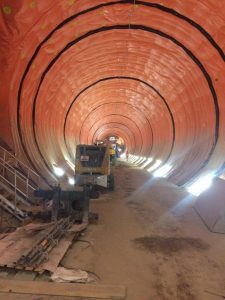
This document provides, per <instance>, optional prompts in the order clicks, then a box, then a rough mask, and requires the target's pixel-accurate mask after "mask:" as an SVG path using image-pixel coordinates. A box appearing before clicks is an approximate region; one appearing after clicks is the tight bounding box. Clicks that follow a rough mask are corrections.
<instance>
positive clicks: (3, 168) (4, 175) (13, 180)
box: [0, 146, 40, 207]
mask: <svg viewBox="0 0 225 300" xmlns="http://www.w3.org/2000/svg"><path fill="white" fill-rule="evenodd" d="M0 181H1V182H2V183H3V185H4V186H5V187H6V189H8V190H9V189H10V191H11V192H12V194H14V205H15V207H16V206H17V201H18V200H20V201H23V200H24V201H25V202H31V198H32V196H33V192H34V190H36V189H37V188H38V186H39V181H40V177H39V175H38V174H37V173H36V172H35V171H33V170H32V169H31V168H29V167H28V166H27V165H25V164H24V163H23V162H21V161H20V160H18V159H17V158H16V157H15V155H14V154H13V153H10V152H9V151H7V150H6V149H4V148H3V147H1V146H0Z"/></svg>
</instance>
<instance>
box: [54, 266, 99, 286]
mask: <svg viewBox="0 0 225 300" xmlns="http://www.w3.org/2000/svg"><path fill="white" fill-rule="evenodd" d="M51 279H52V281H55V282H77V283H88V282H93V281H94V279H93V278H91V276H90V275H89V274H88V272H86V271H82V270H73V269H66V268H63V267H58V268H57V269H56V271H55V272H54V273H53V274H52V275H51Z"/></svg>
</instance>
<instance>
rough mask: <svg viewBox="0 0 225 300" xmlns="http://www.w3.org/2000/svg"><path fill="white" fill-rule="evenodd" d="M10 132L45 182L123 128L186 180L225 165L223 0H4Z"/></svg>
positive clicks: (131, 144)
mask: <svg viewBox="0 0 225 300" xmlns="http://www.w3.org/2000/svg"><path fill="white" fill-rule="evenodd" d="M0 25H1V54H0V59H1V60H0V63H1V74H0V80H1V86H0V92H1V94H0V95H1V102H0V118H1V128H0V136H1V140H2V141H4V142H5V143H7V144H8V145H9V146H10V147H11V148H12V149H13V150H14V151H15V152H16V154H17V155H18V156H19V157H20V158H21V159H23V160H25V161H26V162H28V163H29V164H30V165H31V166H32V167H33V168H34V169H35V170H37V171H38V172H39V173H40V174H41V175H42V176H43V177H44V178H46V179H47V180H48V181H49V180H50V179H49V178H50V177H51V176H52V175H51V174H52V167H53V164H57V165H65V161H66V160H70V161H73V160H74V150H75V145H76V144H78V143H93V141H95V139H101V138H104V137H106V136H107V135H113V134H116V135H119V136H120V137H121V138H123V139H124V141H125V143H126V145H127V147H128V150H129V152H130V153H132V154H134V155H138V156H143V157H152V158H153V162H152V163H154V161H155V160H157V159H158V160H161V161H162V164H165V163H166V164H169V165H171V166H172V169H171V172H170V179H171V180H173V181H174V182H175V183H177V184H184V183H185V182H187V181H189V180H190V179H191V178H193V177H195V176H197V175H199V174H201V173H202V172H205V171H206V170H209V171H210V172H211V171H213V172H217V173H222V172H223V169H224V162H225V156H224V153H225V114H224V109H225V107H224V106H225V76H224V75H225V65H224V59H225V56H224V52H223V51H224V49H225V5H224V1H214V0H201V1H200V0H199V1H196V0H188V1H185V0H176V1H175V0H173V1H170V0H161V1H154V2H151V1H126V0H124V1H111V0H108V1H100V0H61V1H54V0H45V1H41V0H36V1H31V0H29V1H27V0H26V1H25V0H24V1H22V0H20V1H19V0H18V1H13V0H2V1H1V20H0Z"/></svg>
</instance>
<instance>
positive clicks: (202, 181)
mask: <svg viewBox="0 0 225 300" xmlns="http://www.w3.org/2000/svg"><path fill="white" fill-rule="evenodd" d="M214 178H215V174H213V173H211V174H207V175H204V176H202V177H200V178H199V179H197V180H196V181H195V182H194V183H193V184H191V185H189V186H188V187H187V190H188V192H189V193H191V194H192V195H194V196H199V195H200V194H201V193H202V192H204V191H205V190H207V189H208V188H210V186H211V185H212V183H213V179H214Z"/></svg>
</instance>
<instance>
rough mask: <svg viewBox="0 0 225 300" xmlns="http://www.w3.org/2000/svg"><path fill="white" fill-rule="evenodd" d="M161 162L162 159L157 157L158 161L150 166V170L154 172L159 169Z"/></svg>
mask: <svg viewBox="0 0 225 300" xmlns="http://www.w3.org/2000/svg"><path fill="white" fill-rule="evenodd" d="M161 163H162V161H161V160H160V159H157V160H156V162H155V163H154V164H153V165H152V166H151V167H150V168H148V172H152V171H154V170H155V169H157V168H158V167H159V166H160V165H161Z"/></svg>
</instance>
